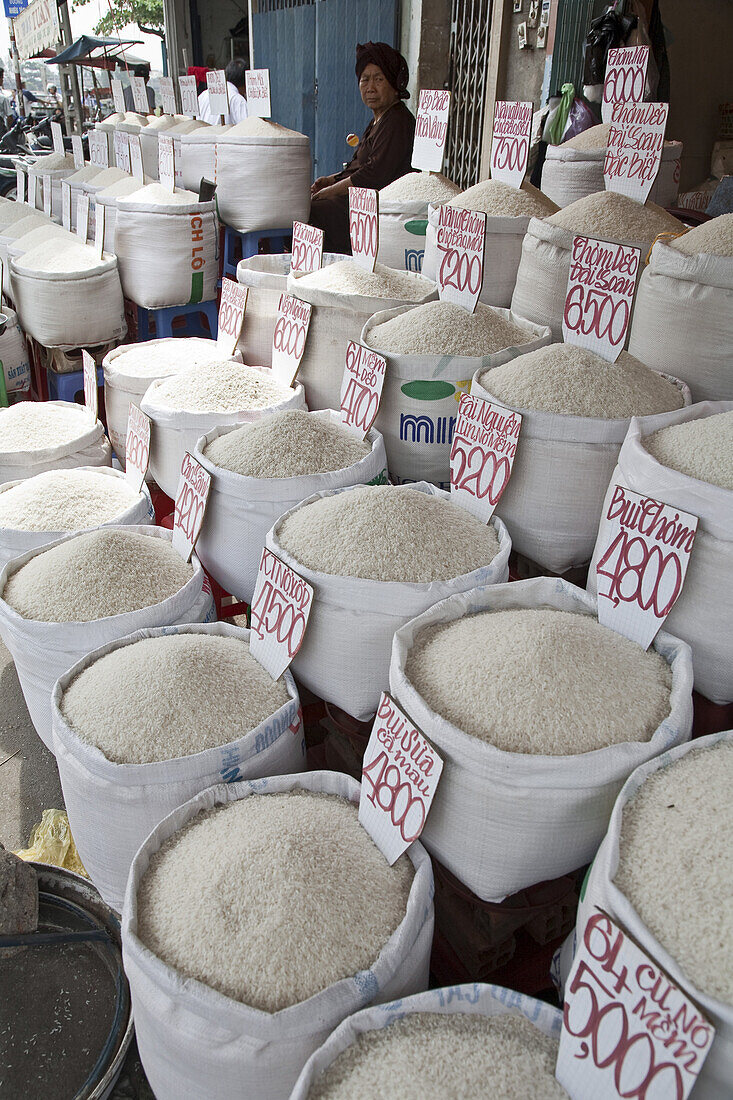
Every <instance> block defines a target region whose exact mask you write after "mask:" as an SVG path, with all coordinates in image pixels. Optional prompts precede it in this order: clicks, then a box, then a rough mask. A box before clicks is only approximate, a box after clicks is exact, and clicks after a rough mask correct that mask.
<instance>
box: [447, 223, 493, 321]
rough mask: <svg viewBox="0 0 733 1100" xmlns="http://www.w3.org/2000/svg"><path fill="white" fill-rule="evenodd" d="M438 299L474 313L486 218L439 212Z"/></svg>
mask: <svg viewBox="0 0 733 1100" xmlns="http://www.w3.org/2000/svg"><path fill="white" fill-rule="evenodd" d="M435 241H436V245H437V248H438V273H437V283H438V296H439V298H440V300H441V302H453V303H454V304H455V305H457V306H463V308H464V309H467V310H468V312H469V313H473V311H474V310H475V309H476V304H477V302H478V300H479V297H480V295H481V288H482V286H483V284H484V245H485V243H486V214H482V213H477V212H476V211H474V210H454V209H453V208H452V207H451V206H441V207H440V208H439V209H438V228H437V231H436V234H435Z"/></svg>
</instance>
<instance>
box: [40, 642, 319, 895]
mask: <svg viewBox="0 0 733 1100" xmlns="http://www.w3.org/2000/svg"><path fill="white" fill-rule="evenodd" d="M170 634H208V635H215V636H217V637H223V638H239V639H240V640H241V641H243V642H245V643H247V642H248V641H249V631H248V630H241V629H239V628H238V627H235V626H230V625H229V624H227V623H212V624H210V625H208V626H179V627H173V628H171V627H163V628H161V629H158V630H137V631H135V633H134V634H132V635H130V636H129V637H126V638H122V639H121V640H120V641H116V642H110V643H109V644H107V645H104V646H102V647H101V648H100V649H97V650H95V651H94V652H93V653H90V654H88V655H87V656H86V657H84V658H83V660H81V661H79V662H78V663H77V664H75V665H74V667H73V668H71V669H69V671H68V672H66V673H64V675H63V676H62V677H61V678H60V679H59V680H58V682H57V683H56V685H55V687H54V690H53V699H52V722H53V742H54V751H55V753H56V763H57V765H58V769H59V777H60V779H61V787H62V789H63V792H64V805H65V806H66V811H67V813H68V815H69V824H70V826H71V831H72V833H73V834H74V840H75V841H76V846H77V848H78V849H79V855H80V856H81V859H82V862H83V864H84V866H85V868H86V870H87V871H88V872H89V875H90V877H91V879H92V881H93V883H94V885H95V886H96V887H97V889H98V890H99V892H100V894H101V895H102V897H103V898H104V900H105V901H106V902H107V904H108V905H111V906H112V908H113V909H116V910H118V912H119V911H120V910H121V909H122V902H123V900H124V897H125V885H126V883H127V876H128V874H129V871H130V865H131V864H132V860H133V857H134V855H135V852H136V851H137V850H138V848H139V847H140V845H141V844H142V842H143V841H144V840H145V837H146V836H147V835H148V833H150V832H151V831H152V830H153V829H154V828H155V826H156V825H157V824H158V823H159V822H160V821H162V820H163V818H164V817H166V816H167V815H168V814H169V813H170V812H171V810H175V809H176V807H177V806H182V805H183V803H184V802H187V801H188V799H189V798H193V796H194V795H197V794H198V793H199V792H200V791H204V790H206V788H207V787H212V786H214V785H215V784H216V783H234V782H236V781H238V780H240V779H262V778H264V777H265V776H268V775H286V774H290V773H291V772H298V771H302V770H304V767H305V748H304V741H303V727H302V716H301V711H300V701H299V699H298V692H297V689H296V687H295V682H294V681H293V678H292V676H291V675H290V673H289V672H286V673H285V686H286V688H287V692H288V696H289V698H288V701H287V703H284V704H283V705H282V706H281V707H278V709H277V710H276V711H274V712H273V713H272V714H271V715H270V716H269V717H268V718H266V719H265V720H264V721H262V722H260V723H259V725H257V726H255V727H253V729H251V730H250V731H249V732H248V733H246V734H245V735H244V736H243V737H240V738H239V739H238V740H236V741H229V742H227V743H226V744H222V745H219V746H217V747H216V748H211V749H206V750H204V751H203V752H198V753H195V754H193V755H191V756H183V757H178V758H176V759H173V760H160V761H156V762H155V763H150V764H115V763H113V762H112V761H111V760H108V759H107V757H106V756H105V755H104V753H103V752H101V750H100V749H98V748H97V747H96V746H95V745H90V744H88V743H87V742H86V741H84V740H82V738H81V737H79V735H78V734H77V733H76V732H75V731H74V730H73V729H72V728H71V727H70V726H69V724H68V722H67V721H66V719H65V718H64V716H63V714H62V711H61V706H62V702H63V695H64V692H65V691H66V689H67V688H68V687H69V684H71V683H72V681H73V680H75V679H76V677H77V676H79V675H80V674H81V673H82V672H83V671H84V670H85V669H87V668H89V666H90V665H92V664H94V662H95V661H98V660H99V659H100V657H104V656H105V655H106V654H108V653H111V652H112V651H113V650H116V649H122V648H124V647H125V646H128V645H133V644H134V643H135V642H139V641H141V640H142V639H143V638H159V637H161V636H162V635H166V636H168V635H170ZM129 686H130V691H136V690H139V691H143V692H144V691H145V686H144V685H138V684H132V683H131V684H130V685H129Z"/></svg>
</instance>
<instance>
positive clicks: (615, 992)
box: [555, 911, 715, 1100]
mask: <svg viewBox="0 0 733 1100" xmlns="http://www.w3.org/2000/svg"><path fill="white" fill-rule="evenodd" d="M714 1037H715V1029H714V1028H713V1026H712V1024H710V1023H709V1022H708V1020H706V1019H705V1017H704V1016H702V1015H701V1013H700V1012H699V1011H698V1009H697V1008H696V1007H695V1005H694V1004H693V1003H692V1001H690V1000H689V999H688V998H687V997H686V996H685V995H684V993H683V992H682V990H681V989H679V988H678V986H676V985H675V984H674V982H672V981H671V979H670V978H668V977H667V975H666V974H665V972H664V971H663V970H662V969H661V967H659V966H657V964H656V963H655V962H654V960H653V959H651V958H649V956H648V955H646V954H644V952H643V951H641V950H640V948H638V947H637V946H636V944H635V943H634V942H633V940H631V939H630V938H629V937H628V936H627V935H625V934H624V933H623V932H622V931H621V929H620V928H619V927H618V926H617V925H616V924H614V922H613V921H612V920H611V918H610V917H607V916H606V914H605V913H602V912H600V911H599V912H598V913H596V914H595V915H594V916H592V917H591V919H590V920H589V921H588V923H587V925H586V927H585V932H584V933H583V941H582V943H581V944H580V945H579V947H578V951H577V953H576V956H575V960H574V962H573V967H572V970H571V971H570V976H569V978H568V985H567V990H566V993H565V1005H564V1008H563V1026H562V1031H561V1033H560V1048H559V1052H558V1059H557V1068H556V1071H555V1076H556V1077H557V1079H558V1081H559V1082H560V1084H561V1085H562V1086H563V1087H564V1088H565V1089H566V1091H567V1092H568V1093H569V1095H570V1096H571V1097H572V1098H573V1100H587V1098H588V1097H590V1096H592V1097H593V1100H618V1098H619V1097H624V1098H625V1100H684V1098H685V1097H687V1096H689V1093H690V1090H691V1089H692V1087H693V1086H694V1084H695V1081H696V1080H697V1076H698V1074H699V1073H700V1069H701V1067H702V1064H703V1062H704V1061H705V1057H706V1055H707V1053H708V1051H709V1050H710V1046H711V1044H712V1042H713V1039H714Z"/></svg>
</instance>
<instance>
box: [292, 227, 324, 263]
mask: <svg viewBox="0 0 733 1100" xmlns="http://www.w3.org/2000/svg"><path fill="white" fill-rule="evenodd" d="M324 236H325V234H324V232H323V230H322V229H318V228H316V226H315V225H307V224H306V223H305V222H293V251H292V252H291V254H290V270H291V271H297V272H302V273H303V274H306V273H307V272H309V271H318V269H319V268H320V267H321V266H322V265H323V238H324Z"/></svg>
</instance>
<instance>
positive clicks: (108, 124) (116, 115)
mask: <svg viewBox="0 0 733 1100" xmlns="http://www.w3.org/2000/svg"><path fill="white" fill-rule="evenodd" d="M124 121H125V116H124V114H120V112H119V111H113V112H112V114H111V115H107V117H106V118H103V119H102V120H101V122H95V123H94V129H95V130H99V131H100V132H101V133H103V134H104V135H105V137H106V139H107V164H114V162H115V150H114V133H115V127H116V126H117V124H118V123H119V122H124Z"/></svg>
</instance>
